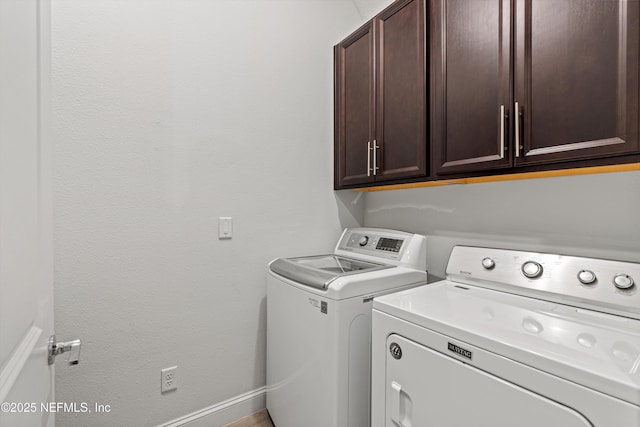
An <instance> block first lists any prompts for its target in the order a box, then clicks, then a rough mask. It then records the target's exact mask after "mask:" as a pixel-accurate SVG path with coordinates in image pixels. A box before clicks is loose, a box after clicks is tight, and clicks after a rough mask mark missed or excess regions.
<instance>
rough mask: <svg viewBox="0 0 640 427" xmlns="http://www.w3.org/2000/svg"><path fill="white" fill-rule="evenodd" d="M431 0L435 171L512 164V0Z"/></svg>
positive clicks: (432, 141) (431, 69) (455, 170)
mask: <svg viewBox="0 0 640 427" xmlns="http://www.w3.org/2000/svg"><path fill="white" fill-rule="evenodd" d="M430 1H431V2H430V6H431V9H432V10H431V12H432V13H431V16H432V22H431V25H430V35H431V43H432V46H433V48H432V54H431V67H430V73H431V94H430V96H431V97H432V104H431V117H432V130H431V143H432V144H433V146H434V147H435V150H434V156H435V159H436V173H437V174H438V175H442V174H447V173H458V172H469V171H480V170H486V169H495V168H500V167H508V166H510V165H511V160H510V153H509V152H508V151H507V147H508V145H507V144H508V143H509V138H508V134H509V121H508V116H509V113H510V104H511V77H510V76H511V73H510V71H511V70H510V68H511V5H510V1H508V0H473V1H469V0H430Z"/></svg>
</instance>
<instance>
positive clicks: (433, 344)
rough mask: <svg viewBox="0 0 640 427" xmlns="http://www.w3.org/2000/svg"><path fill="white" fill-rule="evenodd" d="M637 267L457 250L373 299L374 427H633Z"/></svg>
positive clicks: (637, 374)
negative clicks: (429, 271)
mask: <svg viewBox="0 0 640 427" xmlns="http://www.w3.org/2000/svg"><path fill="white" fill-rule="evenodd" d="M638 281H640V264H635V263H626V262H616V261H607V260H599V259H590V258H579V257H570V256H561V255H551V254H541V253H533V252H521V251H510V250H501V249H487V248H475V247H455V248H454V249H453V252H452V254H451V257H450V259H449V263H448V266H447V280H444V281H441V282H437V283H434V284H431V285H429V286H423V287H419V288H414V289H410V290H407V291H403V292H399V293H396V294H392V295H387V296H383V297H380V298H376V299H375V300H374V310H373V319H372V322H373V332H372V333H373V338H372V339H373V349H372V358H373V359H372V424H371V425H372V427H382V426H389V427H390V426H393V427H411V426H413V427H424V426H437V427H460V426H474V427H534V426H536V427H540V426H549V427H560V426H561V427H587V426H588V427H638V426H640V291H639V289H638V286H639V285H640V283H638Z"/></svg>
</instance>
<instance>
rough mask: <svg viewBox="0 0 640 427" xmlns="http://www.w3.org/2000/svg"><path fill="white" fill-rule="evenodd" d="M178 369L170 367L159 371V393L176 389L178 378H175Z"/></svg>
mask: <svg viewBox="0 0 640 427" xmlns="http://www.w3.org/2000/svg"><path fill="white" fill-rule="evenodd" d="M177 370H178V367H177V366H172V367H170V368H164V369H163V370H161V371H160V392H161V393H164V392H166V391H170V390H175V389H177V388H178V377H177V376H176V373H177Z"/></svg>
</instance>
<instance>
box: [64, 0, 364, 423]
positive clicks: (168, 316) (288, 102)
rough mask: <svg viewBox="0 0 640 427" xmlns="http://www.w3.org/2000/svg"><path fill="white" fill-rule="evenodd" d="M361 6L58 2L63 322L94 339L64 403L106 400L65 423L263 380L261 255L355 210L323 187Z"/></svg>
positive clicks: (318, 237) (122, 415)
mask: <svg viewBox="0 0 640 427" xmlns="http://www.w3.org/2000/svg"><path fill="white" fill-rule="evenodd" d="M362 22H363V17H362V16H361V15H360V13H359V12H358V11H357V9H356V8H355V6H354V4H353V3H352V2H351V1H339V0H337V1H325V0H317V1H316V0H305V1H287V0H272V1H251V0H233V1H231V0H189V1H184V0H161V1H160V0H137V1H131V0H109V1H85V0H55V1H54V2H53V35H52V36H53V92H54V93H53V111H54V117H53V119H54V120H53V121H54V143H55V153H54V169H55V170H54V191H55V194H54V211H55V212H54V215H55V224H54V227H55V230H54V233H55V236H54V239H55V302H56V311H55V317H56V325H55V326H56V331H57V333H58V336H59V338H60V339H73V338H80V339H82V341H83V347H82V354H81V363H80V365H78V366H76V367H68V366H66V365H65V364H63V363H59V364H58V366H57V372H56V389H57V390H56V391H57V395H56V400H57V401H59V402H89V403H90V404H91V405H92V404H93V403H100V404H105V405H111V412H110V413H109V414H95V413H94V414H90V415H87V414H73V413H59V414H58V415H57V423H58V425H60V426H65V427H69V426H83V427H86V426H99V425H103V426H144V425H147V426H149V425H157V424H159V423H162V422H166V421H169V420H171V419H173V418H177V417H181V416H184V415H186V414H189V413H191V412H193V411H198V410H200V409H202V408H205V407H209V406H210V405H214V404H217V403H219V402H223V401H225V400H227V399H229V398H233V397H235V396H238V395H240V394H242V393H245V392H250V391H252V390H255V389H258V388H260V387H262V386H264V384H265V304H266V303H265V293H266V266H267V263H268V262H269V261H270V260H271V259H273V258H275V257H278V256H294V255H303V254H314V253H322V252H328V251H330V250H331V249H332V247H333V245H334V244H335V239H336V238H337V236H338V235H339V232H340V230H341V229H342V227H345V226H352V225H357V224H359V223H360V222H361V219H362V218H361V216H362V205H363V198H362V197H361V196H359V195H358V194H356V193H349V192H347V193H340V194H339V195H337V196H336V194H335V193H334V192H333V191H332V184H333V183H332V155H333V153H332V141H333V126H332V117H333V99H332V95H333V65H332V60H333V58H332V47H333V44H335V43H337V42H338V41H339V40H341V39H342V38H344V37H345V36H346V35H348V34H349V33H350V32H351V31H352V30H353V29H355V28H357V27H358V26H359V25H361V24H362ZM219 216H232V217H233V218H234V238H233V239H232V240H230V241H220V240H218V237H217V221H218V217H219ZM172 365H178V383H179V388H178V391H177V392H174V393H169V394H164V395H161V394H160V369H161V368H165V367H169V366H172Z"/></svg>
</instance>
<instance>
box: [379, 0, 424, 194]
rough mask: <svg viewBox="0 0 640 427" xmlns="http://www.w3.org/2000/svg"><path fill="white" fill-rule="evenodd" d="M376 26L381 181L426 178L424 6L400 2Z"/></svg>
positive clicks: (421, 1) (409, 0) (416, 1)
mask: <svg viewBox="0 0 640 427" xmlns="http://www.w3.org/2000/svg"><path fill="white" fill-rule="evenodd" d="M376 23H377V40H378V45H377V46H378V48H377V49H376V53H377V70H376V71H377V80H376V81H377V85H378V86H377V87H378V90H377V94H378V102H377V120H376V128H377V129H376V143H377V145H378V146H379V147H380V148H379V149H377V150H376V152H375V153H374V154H375V155H376V156H377V158H376V165H377V166H379V167H380V169H379V170H377V171H376V174H377V176H376V180H377V181H380V180H385V181H386V180H391V179H400V178H408V177H418V176H426V175H427V155H426V153H427V114H426V96H427V95H426V68H425V4H424V0H402V1H398V2H395V3H394V4H393V5H392V6H391V7H389V8H387V9H385V10H384V11H383V12H382V13H381V14H380V15H379V16H378V18H377V19H376Z"/></svg>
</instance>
